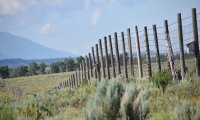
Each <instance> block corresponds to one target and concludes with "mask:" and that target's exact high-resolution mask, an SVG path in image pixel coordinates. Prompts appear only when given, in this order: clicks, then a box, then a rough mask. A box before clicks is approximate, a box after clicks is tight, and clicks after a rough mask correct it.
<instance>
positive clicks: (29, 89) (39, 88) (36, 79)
mask: <svg viewBox="0 0 200 120" xmlns="http://www.w3.org/2000/svg"><path fill="white" fill-rule="evenodd" d="M70 74H71V73H70V72H65V73H57V74H46V75H35V76H28V77H18V78H11V79H8V80H6V81H8V83H9V84H11V85H12V86H14V87H19V88H20V89H21V90H22V92H23V94H32V93H36V94H37V93H44V92H46V91H47V90H49V89H52V88H53V87H55V86H56V85H58V84H59V83H60V82H62V81H66V80H67V78H68V77H69V75H70ZM8 93H9V92H8V91H7V90H6V89H5V88H1V90H0V96H4V95H7V94H8ZM9 94H10V93H9Z"/></svg>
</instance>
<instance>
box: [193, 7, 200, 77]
mask: <svg viewBox="0 0 200 120" xmlns="http://www.w3.org/2000/svg"><path fill="white" fill-rule="evenodd" d="M192 26H193V38H194V43H195V48H194V49H195V62H196V76H200V56H199V38H198V26H197V14H196V9H195V8H192Z"/></svg>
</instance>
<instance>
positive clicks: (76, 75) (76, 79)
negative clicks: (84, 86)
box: [75, 70, 78, 87]
mask: <svg viewBox="0 0 200 120" xmlns="http://www.w3.org/2000/svg"><path fill="white" fill-rule="evenodd" d="M75 83H76V87H78V73H77V70H75Z"/></svg>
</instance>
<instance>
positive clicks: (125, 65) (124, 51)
mask: <svg viewBox="0 0 200 120" xmlns="http://www.w3.org/2000/svg"><path fill="white" fill-rule="evenodd" d="M121 37H122V49H123V63H124V74H125V78H126V81H127V82H128V71H127V61H126V58H127V56H126V46H125V41H124V32H121Z"/></svg>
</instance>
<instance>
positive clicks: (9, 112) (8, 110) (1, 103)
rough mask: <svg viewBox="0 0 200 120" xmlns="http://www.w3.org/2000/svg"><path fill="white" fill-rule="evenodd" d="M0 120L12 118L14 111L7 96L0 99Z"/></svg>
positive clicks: (10, 119) (11, 119)
mask: <svg viewBox="0 0 200 120" xmlns="http://www.w3.org/2000/svg"><path fill="white" fill-rule="evenodd" d="M0 120H14V111H13V107H12V106H11V104H10V98H9V97H3V98H2V99H0Z"/></svg>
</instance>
